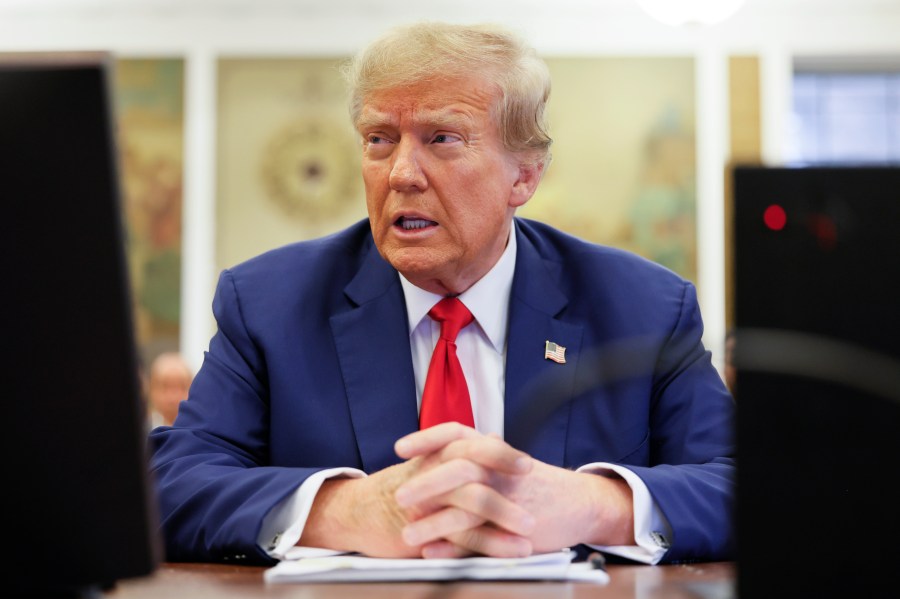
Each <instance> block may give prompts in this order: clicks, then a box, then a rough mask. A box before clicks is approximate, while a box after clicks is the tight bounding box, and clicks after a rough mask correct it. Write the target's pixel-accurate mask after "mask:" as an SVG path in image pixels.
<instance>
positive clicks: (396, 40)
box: [343, 22, 552, 162]
mask: <svg viewBox="0 0 900 599" xmlns="http://www.w3.org/2000/svg"><path fill="white" fill-rule="evenodd" d="M343 72H344V76H345V78H346V79H347V83H348V85H349V89H350V118H351V119H352V121H353V123H354V125H355V124H356V123H357V121H358V119H359V115H360V112H361V111H362V107H363V103H364V102H365V99H366V97H367V96H368V95H369V94H372V93H373V92H377V91H382V90H386V89H392V88H396V87H401V86H405V85H411V84H414V83H419V82H423V81H429V80H435V79H446V78H456V77H468V76H471V75H472V74H481V75H483V76H485V77H486V78H487V80H489V81H491V82H492V83H493V84H495V85H496V86H497V88H498V90H499V92H500V94H499V101H498V103H497V105H496V106H495V107H494V114H495V116H496V117H497V121H498V125H499V128H500V135H501V138H502V139H503V143H504V145H505V146H506V148H507V149H508V150H510V151H511V152H515V153H522V154H528V155H530V156H533V157H534V158H536V161H538V162H547V161H548V160H549V153H550V144H551V143H552V140H551V139H550V135H549V133H548V127H547V123H546V119H545V115H544V110H545V107H546V104H547V99H548V98H549V96H550V72H549V70H548V69H547V65H546V64H545V63H544V61H543V60H541V59H540V58H539V57H538V56H537V54H536V53H535V51H534V49H533V48H531V47H530V46H528V45H526V44H525V43H524V42H523V41H522V40H521V39H520V38H519V37H518V36H516V35H515V34H513V33H512V32H510V31H508V30H506V29H503V28H501V27H498V26H495V25H452V24H447V23H430V22H425V23H415V24H412V25H405V26H401V27H397V28H395V29H392V30H390V31H389V32H388V33H387V34H385V35H383V36H382V37H380V38H378V39H376V40H375V41H374V42H372V43H371V44H370V45H369V46H368V47H366V48H364V49H363V50H362V51H361V52H360V53H359V54H357V55H356V56H355V57H354V58H353V59H352V60H351V61H350V62H348V63H347V64H346V65H345V66H344V69H343Z"/></svg>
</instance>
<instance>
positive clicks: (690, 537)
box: [626, 283, 736, 562]
mask: <svg viewBox="0 0 900 599" xmlns="http://www.w3.org/2000/svg"><path fill="white" fill-rule="evenodd" d="M702 334H703V325H702V321H701V317H700V309H699V306H698V304H697V297H696V292H695V290H694V287H693V285H691V284H690V283H684V291H683V296H682V302H681V309H680V313H679V315H678V318H677V322H676V323H675V324H674V327H673V328H672V331H671V334H670V335H669V336H668V338H667V339H666V341H665V342H664V343H663V344H662V346H661V350H660V354H659V358H658V361H657V368H656V372H655V374H654V383H653V398H652V402H651V422H650V427H651V433H650V434H651V449H650V452H651V457H650V465H649V466H634V465H626V467H628V468H629V469H631V470H632V471H634V472H635V473H636V474H637V475H638V476H640V477H641V479H642V480H643V481H644V483H645V484H646V485H647V488H648V489H649V491H650V493H651V495H652V497H653V500H654V501H655V502H656V504H657V505H658V506H659V508H660V509H661V510H662V512H663V514H664V515H665V517H666V519H667V520H668V522H669V524H670V525H671V527H672V536H673V538H672V539H670V542H671V547H670V549H669V550H668V551H667V552H666V555H665V556H664V558H663V561H664V562H673V561H690V560H720V559H732V558H733V557H734V547H733V542H734V540H733V531H732V516H733V513H732V512H733V503H734V487H735V469H736V463H735V450H734V429H733V427H734V400H733V399H732V397H731V395H730V394H729V393H728V391H727V389H726V388H725V385H724V383H723V382H722V379H721V377H720V376H719V374H718V371H717V370H716V369H715V368H714V367H713V365H712V363H711V361H710V352H709V351H707V350H706V349H705V348H704V347H703V343H702V341H701V337H702Z"/></svg>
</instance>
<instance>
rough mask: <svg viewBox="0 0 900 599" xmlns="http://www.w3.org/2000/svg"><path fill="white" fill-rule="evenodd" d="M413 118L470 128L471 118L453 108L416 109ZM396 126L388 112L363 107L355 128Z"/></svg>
mask: <svg viewBox="0 0 900 599" xmlns="http://www.w3.org/2000/svg"><path fill="white" fill-rule="evenodd" d="M413 118H414V120H415V122H416V124H417V125H426V126H427V125H432V126H436V127H450V128H456V129H468V128H470V127H471V126H472V120H473V119H472V117H471V116H469V114H468V113H467V112H465V111H462V110H453V109H450V110H421V111H416V113H415V115H414V117H413ZM396 126H397V124H396V120H395V118H394V116H393V115H391V114H390V113H387V112H380V111H374V110H365V109H364V110H363V112H362V114H360V117H359V119H358V120H357V122H356V128H357V130H359V131H364V130H369V129H379V128H381V127H396Z"/></svg>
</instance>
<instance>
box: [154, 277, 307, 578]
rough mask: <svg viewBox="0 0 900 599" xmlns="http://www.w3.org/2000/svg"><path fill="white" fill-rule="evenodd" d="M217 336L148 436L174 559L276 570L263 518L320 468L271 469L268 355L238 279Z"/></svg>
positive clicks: (224, 289) (226, 283) (221, 312)
mask: <svg viewBox="0 0 900 599" xmlns="http://www.w3.org/2000/svg"><path fill="white" fill-rule="evenodd" d="M213 313H214V315H215V318H216V321H217V324H218V330H217V332H216V334H215V336H214V337H213V338H212V340H211V341H210V346H209V351H207V352H206V354H205V356H204V360H203V365H202V367H201V368H200V371H199V372H198V373H197V376H196V377H195V379H194V382H193V384H192V385H191V389H190V394H189V397H188V400H187V401H185V402H183V403H182V404H181V407H180V409H179V414H178V418H177V419H176V422H175V425H174V426H173V427H160V428H157V429H155V430H154V431H153V432H152V433H151V435H150V450H151V454H152V455H151V469H152V472H153V475H154V476H155V482H156V486H157V491H158V497H159V512H160V520H161V526H162V532H163V537H164V541H165V549H166V559H167V560H169V561H227V562H238V563H264V564H268V563H272V562H273V561H274V560H273V559H272V558H271V557H270V556H269V555H268V554H267V553H266V552H264V551H263V549H262V548H261V547H259V545H258V544H257V537H258V535H259V532H260V529H261V525H262V522H263V519H264V517H265V516H266V515H267V514H268V513H269V511H270V510H271V509H272V507H273V506H275V505H276V504H278V503H279V502H280V501H282V500H283V499H285V498H286V497H288V496H289V495H291V494H292V493H293V492H294V491H295V490H296V489H297V487H298V486H299V485H300V484H302V483H303V481H304V480H306V478H307V477H308V476H310V475H311V474H313V473H314V472H316V471H317V470H318V469H312V468H309V469H306V468H285V467H273V466H268V465H267V464H269V418H270V416H269V396H268V390H267V375H266V363H265V356H264V354H263V352H262V351H260V349H259V347H258V345H257V343H255V342H254V339H253V338H252V335H251V334H250V333H249V331H248V329H247V327H246V325H245V322H244V320H243V318H242V314H241V304H240V300H239V297H238V295H237V293H236V291H235V285H234V282H233V279H232V276H231V274H230V273H229V272H228V271H224V272H223V273H222V276H221V277H220V279H219V283H218V286H217V289H216V293H215V297H214V299H213Z"/></svg>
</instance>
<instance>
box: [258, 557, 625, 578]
mask: <svg viewBox="0 0 900 599" xmlns="http://www.w3.org/2000/svg"><path fill="white" fill-rule="evenodd" d="M574 557H575V552H574V551H571V550H569V549H565V550H563V551H556V552H553V553H542V554H538V555H531V556H529V557H523V558H500V557H467V558H461V559H418V558H416V559H387V558H378V557H366V556H363V555H359V554H342V555H330V556H321V557H304V558H300V559H286V560H283V561H281V562H279V563H278V564H276V565H275V566H273V567H271V568H269V569H268V570H266V572H265V575H264V578H265V581H266V582H270V583H290V582H379V581H412V580H573V581H586V582H593V583H597V584H607V583H608V582H609V575H608V574H607V573H606V572H605V571H604V570H600V569H595V568H593V567H592V566H591V564H590V563H587V562H578V563H573V562H572V559H573V558H574Z"/></svg>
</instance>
